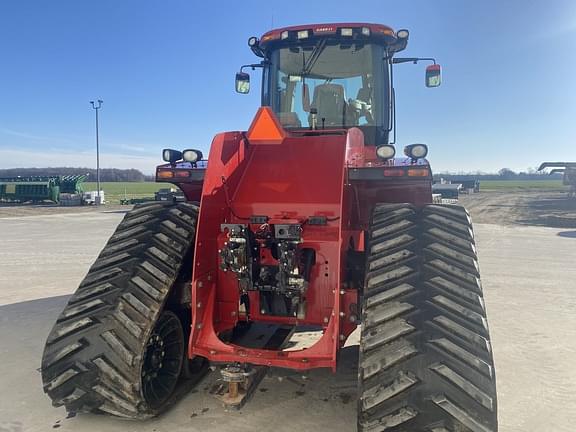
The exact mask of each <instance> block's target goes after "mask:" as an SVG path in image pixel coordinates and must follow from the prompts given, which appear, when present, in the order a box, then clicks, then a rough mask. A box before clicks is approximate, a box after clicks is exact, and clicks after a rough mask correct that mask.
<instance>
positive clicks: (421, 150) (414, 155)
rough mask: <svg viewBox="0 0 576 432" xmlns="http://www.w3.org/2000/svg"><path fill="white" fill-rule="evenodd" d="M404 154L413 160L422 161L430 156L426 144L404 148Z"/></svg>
mask: <svg viewBox="0 0 576 432" xmlns="http://www.w3.org/2000/svg"><path fill="white" fill-rule="evenodd" d="M404 154H405V155H406V156H408V157H409V158H411V159H422V158H425V157H426V155H427V154H428V146H427V145H426V144H410V145H407V146H406V147H404Z"/></svg>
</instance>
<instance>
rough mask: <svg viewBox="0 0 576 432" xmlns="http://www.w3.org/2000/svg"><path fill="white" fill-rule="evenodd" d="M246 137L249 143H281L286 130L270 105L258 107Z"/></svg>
mask: <svg viewBox="0 0 576 432" xmlns="http://www.w3.org/2000/svg"><path fill="white" fill-rule="evenodd" d="M246 137H247V138H248V142H250V143H251V144H281V143H282V141H284V138H286V131H285V130H284V128H283V127H282V125H281V124H280V122H279V121H278V119H277V118H276V115H275V114H274V112H273V111H272V109H270V107H260V109H259V110H258V112H257V113H256V115H255V116H254V120H252V124H251V125H250V129H248V133H247V134H246Z"/></svg>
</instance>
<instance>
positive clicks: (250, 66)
mask: <svg viewBox="0 0 576 432" xmlns="http://www.w3.org/2000/svg"><path fill="white" fill-rule="evenodd" d="M269 64H270V62H268V61H266V60H262V61H261V62H260V63H254V64H247V65H243V66H241V67H240V72H244V68H250V69H252V70H255V69H256V68H264V67H266V66H268V65H269Z"/></svg>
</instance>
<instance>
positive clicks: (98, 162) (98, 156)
mask: <svg viewBox="0 0 576 432" xmlns="http://www.w3.org/2000/svg"><path fill="white" fill-rule="evenodd" d="M97 102H98V106H96V104H95V103H94V101H90V104H91V105H92V108H94V110H95V111H96V183H97V188H98V190H97V191H96V193H97V195H96V205H100V204H101V200H100V143H99V141H98V110H99V109H100V108H102V102H104V101H103V100H100V99H98V101H97Z"/></svg>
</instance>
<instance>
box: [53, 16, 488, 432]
mask: <svg viewBox="0 0 576 432" xmlns="http://www.w3.org/2000/svg"><path fill="white" fill-rule="evenodd" d="M407 42H408V31H407V30H399V31H396V32H395V31H393V30H392V29H391V28H389V27H386V26H383V25H377V24H351V23H346V24H322V25H304V26H297V27H288V28H282V29H278V30H272V31H269V32H268V33H266V34H264V35H263V36H262V37H261V38H260V39H258V38H255V37H253V38H250V39H249V46H250V48H251V50H252V51H253V52H254V54H256V55H257V56H258V57H260V58H261V61H260V62H259V63H255V64H251V65H246V66H243V68H242V69H241V72H240V73H238V74H237V75H236V90H237V91H238V92H240V93H246V92H247V91H248V90H249V86H250V80H249V75H248V74H247V73H245V72H244V71H243V70H244V69H246V68H248V69H252V70H254V69H256V68H260V69H261V70H262V107H261V108H260V109H259V110H258V112H257V114H256V116H255V118H254V120H253V122H252V124H251V126H250V127H249V128H248V130H247V131H234V132H225V133H221V134H218V135H216V137H215V138H214V140H213V142H212V146H211V149H210V154H209V157H208V159H207V160H203V158H202V154H201V152H200V151H198V150H185V151H183V152H180V151H176V150H164V152H163V156H164V159H165V160H166V162H167V164H165V165H162V166H159V167H158V168H157V180H158V181H161V182H170V183H174V184H176V185H178V186H179V187H180V188H181V189H182V191H183V192H184V194H185V195H186V198H187V201H186V202H182V203H149V204H145V205H140V206H136V207H135V208H134V209H133V210H132V211H130V212H128V213H127V214H126V216H125V217H124V219H123V220H122V222H121V223H120V224H119V226H118V228H117V229H116V231H115V233H114V234H113V235H112V237H111V238H110V240H109V241H108V243H107V245H106V246H105V247H104V249H103V250H102V252H101V253H100V255H99V256H98V258H97V260H96V261H95V263H94V264H93V265H92V267H91V268H90V270H89V272H88V274H87V276H86V277H85V279H84V280H83V281H82V283H81V284H80V287H79V288H78V290H77V291H76V292H75V294H74V295H72V297H71V298H70V300H69V303H68V305H67V306H66V308H65V309H64V311H63V312H62V313H61V314H60V316H59V318H58V320H57V322H56V324H55V325H54V328H53V329H52V330H51V332H50V334H49V336H48V340H47V342H46V347H45V351H44V355H43V359H42V378H43V383H44V390H45V392H46V393H47V394H48V395H49V397H50V398H51V399H52V401H53V404H54V405H56V406H62V405H63V406H65V407H66V409H67V410H68V411H72V412H77V411H89V412H100V413H109V414H112V415H115V416H119V417H125V418H147V417H150V416H154V415H156V414H158V413H161V412H162V411H163V410H165V409H166V406H167V405H168V404H169V403H170V402H171V401H172V400H173V399H174V397H175V396H174V394H175V392H176V393H177V392H178V388H179V386H180V385H182V384H181V383H182V382H186V380H188V382H190V380H192V382H193V380H194V378H195V377H196V378H197V377H198V376H200V375H201V374H202V373H203V370H204V369H205V365H206V364H207V363H208V362H209V363H211V364H212V365H218V366H220V367H221V368H222V370H221V372H222V377H223V378H222V379H223V380H224V382H227V384H226V385H227V386H228V387H227V390H226V392H225V393H224V395H223V396H222V397H223V399H224V400H227V401H228V403H230V404H232V405H233V404H234V403H236V402H238V401H239V400H241V399H242V398H244V397H245V396H246V394H247V393H250V391H251V388H253V386H254V385H255V383H257V381H258V376H261V375H262V371H265V370H266V368H267V367H280V368H288V369H294V370H299V371H305V370H310V369H314V368H329V369H332V370H333V371H335V370H336V368H337V366H338V358H339V351H340V349H341V348H342V347H343V346H344V344H345V342H346V340H347V339H348V337H349V336H350V335H351V333H352V332H353V331H354V330H355V329H356V328H358V327H359V333H360V334H359V354H358V355H359V358H358V430H359V431H364V432H368V431H370V432H374V431H384V430H386V431H412V432H417V431H418V432H419V431H422V432H424V431H426V432H432V431H434V432H448V431H450V432H462V431H472V432H488V431H492V432H493V431H496V430H497V420H496V389H495V377H494V365H493V361H492V352H491V347H490V342H489V334H488V325H487V322H486V313H485V308H484V301H483V295H482V288H481V284H480V275H479V270H478V261H477V257H476V247H475V243H474V235H473V231H472V225H471V222H470V217H469V215H468V213H467V212H466V210H465V209H464V208H462V207H459V206H455V205H433V204H431V200H432V193H431V180H432V176H431V168H430V166H429V164H428V162H427V160H426V159H425V157H426V155H427V151H428V150H427V147H426V146H425V145H423V144H412V145H407V146H405V147H404V149H403V150H404V155H405V157H404V156H402V157H396V155H395V154H396V150H395V146H394V145H393V144H394V136H395V133H394V119H395V115H394V87H393V80H392V75H393V70H395V69H396V65H397V64H400V63H417V62H419V61H422V60H426V61H431V62H433V63H434V64H432V65H430V66H428V68H427V71H426V84H427V86H429V87H435V86H437V85H439V84H440V66H439V65H437V64H436V63H435V62H434V61H433V59H421V58H401V57H397V56H396V55H397V54H398V53H399V52H400V51H402V50H404V48H405V47H406V45H407ZM262 329H272V330H270V334H269V337H266V338H262V337H258V338H250V334H251V333H253V332H262V331H263V330H262ZM312 330H313V331H315V332H316V333H315V334H317V335H318V338H317V339H316V340H315V341H314V343H312V344H311V345H309V346H306V347H304V348H301V349H294V348H293V347H292V348H290V346H291V343H289V341H290V340H291V339H292V338H293V337H294V335H297V334H298V333H300V332H302V331H307V332H310V331H312ZM179 383H180V384H179ZM262 430H263V429H262Z"/></svg>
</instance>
